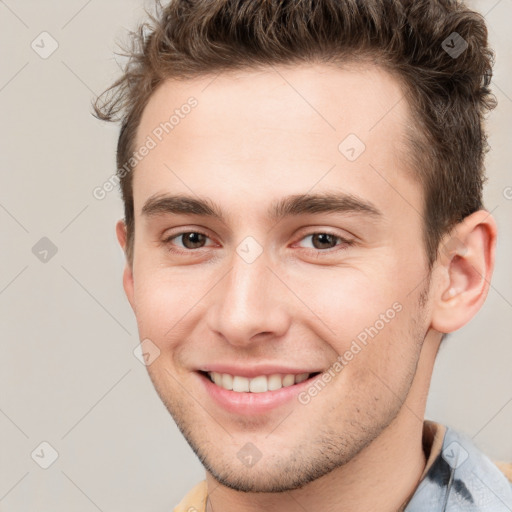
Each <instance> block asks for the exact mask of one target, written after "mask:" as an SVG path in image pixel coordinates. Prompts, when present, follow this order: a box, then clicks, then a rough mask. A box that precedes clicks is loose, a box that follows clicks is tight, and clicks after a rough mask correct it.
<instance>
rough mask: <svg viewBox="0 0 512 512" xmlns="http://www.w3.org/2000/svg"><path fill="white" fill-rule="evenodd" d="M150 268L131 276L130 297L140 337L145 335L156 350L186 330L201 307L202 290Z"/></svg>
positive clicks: (161, 348)
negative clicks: (154, 345)
mask: <svg viewBox="0 0 512 512" xmlns="http://www.w3.org/2000/svg"><path fill="white" fill-rule="evenodd" d="M200 282H201V281H198V282H194V280H192V281H191V280H190V279H188V280H187V279H182V278H180V277H179V276H176V274H172V273H170V272H169V271H168V270H167V271H161V270H158V269H153V270H151V271H148V272H140V273H139V274H138V275H137V276H136V279H135V287H134V300H135V306H136V311H137V324H138V328H139V335H140V336H141V339H143V338H149V339H151V340H152V341H153V342H154V343H156V344H157V345H158V346H159V348H160V350H168V349H170V348H172V347H173V346H174V345H175V343H177V342H178V340H180V339H186V337H185V338H184V337H183V336H184V335H185V334H186V333H187V332H188V335H190V321H191V318H193V317H194V316H195V315H197V314H198V311H200V310H201V307H202V304H201V301H200V299H201V297H202V296H203V295H204V294H205V293H206V291H204V290H202V289H200V287H199V283H200Z"/></svg>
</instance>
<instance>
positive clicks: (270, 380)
mask: <svg viewBox="0 0 512 512" xmlns="http://www.w3.org/2000/svg"><path fill="white" fill-rule="evenodd" d="M208 375H209V376H210V379H212V380H213V382H215V384H217V386H220V387H222V388H224V389H228V390H232V391H238V392H240V393H243V392H251V393H264V392H265V391H275V390H276V389H281V388H282V387H287V386H292V385H293V384H298V383H299V382H302V381H304V380H306V379H307V378H308V377H309V375H310V374H309V373H299V374H298V375H294V374H291V373H289V374H282V373H276V374H274V375H268V376H267V375H259V376H258V377H254V378H252V379H249V378H247V377H240V376H238V375H234V376H233V375H230V374H228V373H217V372H208Z"/></svg>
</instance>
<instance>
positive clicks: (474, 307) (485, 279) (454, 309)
mask: <svg viewBox="0 0 512 512" xmlns="http://www.w3.org/2000/svg"><path fill="white" fill-rule="evenodd" d="M496 236H497V229H496V223H495V221H494V218H493V217H492V216H491V214H490V213H489V212H487V211H485V210H479V211H477V212H475V213H473V214H471V215H469V216H468V217H466V218H465V219H464V221H462V222H461V223H460V224H458V225H457V226H456V227H455V228H454V229H453V230H452V231H451V232H450V234H449V235H448V236H446V237H445V239H444V240H443V242H442V244H441V247H442V248H443V249H442V251H441V255H440V257H439V258H438V262H437V263H436V265H437V266H438V268H437V269H436V270H437V272H436V273H437V276H438V286H437V288H436V297H435V300H434V304H433V312H432V327H433V328H434V329H436V330H437V331H439V332H443V333H449V332H453V331H456V330H457V329H460V328H461V327H462V326H464V325H465V324H466V323H467V322H469V320H471V318H473V316H475V314H476V313H477V311H478V310H479V309H480V307H481V306H482V304H483V303H484V301H485V299H486V297H487V293H488V291H489V286H490V280H491V276H492V272H493V269H494V258H495V246H496Z"/></svg>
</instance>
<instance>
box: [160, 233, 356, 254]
mask: <svg viewBox="0 0 512 512" xmlns="http://www.w3.org/2000/svg"><path fill="white" fill-rule="evenodd" d="M189 233H195V234H199V235H203V236H205V237H206V238H210V237H209V236H208V235H207V234H206V233H204V232H202V231H198V230H193V231H180V232H179V233H174V234H173V235H171V236H169V237H167V238H166V239H165V240H163V244H165V245H166V246H167V248H168V251H169V252H171V253H174V254H178V255H184V254H189V255H190V254H193V253H194V252H199V251H201V250H202V249H205V247H199V248H198V249H176V248H175V247H173V246H172V244H171V241H172V240H174V239H175V238H179V237H180V236H183V235H186V234H189ZM313 235H330V236H332V237H334V238H335V239H336V240H339V241H340V243H339V244H336V245H335V246H334V247H331V248H329V249H325V250H322V249H314V248H306V251H308V252H310V251H313V252H314V253H315V254H316V255H317V256H320V255H328V254H332V253H333V252H337V251H343V250H345V249H347V248H348V247H350V246H352V245H354V243H355V241H354V240H347V239H346V238H343V237H341V236H339V235H336V234H334V233H330V232H329V231H313V232H311V233H308V234H307V235H304V236H303V237H302V238H301V239H300V241H302V240H304V238H307V237H310V236H313ZM340 246H341V247H340ZM337 247H339V248H338V249H336V248H337Z"/></svg>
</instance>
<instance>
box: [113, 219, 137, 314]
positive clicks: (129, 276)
mask: <svg viewBox="0 0 512 512" xmlns="http://www.w3.org/2000/svg"><path fill="white" fill-rule="evenodd" d="M116 235H117V240H118V242H119V245H120V246H121V248H122V249H123V251H124V253H125V255H126V240H127V236H126V224H125V222H124V221H123V220H119V221H118V222H117V224H116ZM123 288H124V292H125V294H126V298H127V299H128V302H129V303H130V306H131V307H132V309H133V311H135V301H134V293H133V290H134V286H133V268H132V265H131V264H130V262H129V261H128V259H126V263H125V267H124V270H123Z"/></svg>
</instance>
